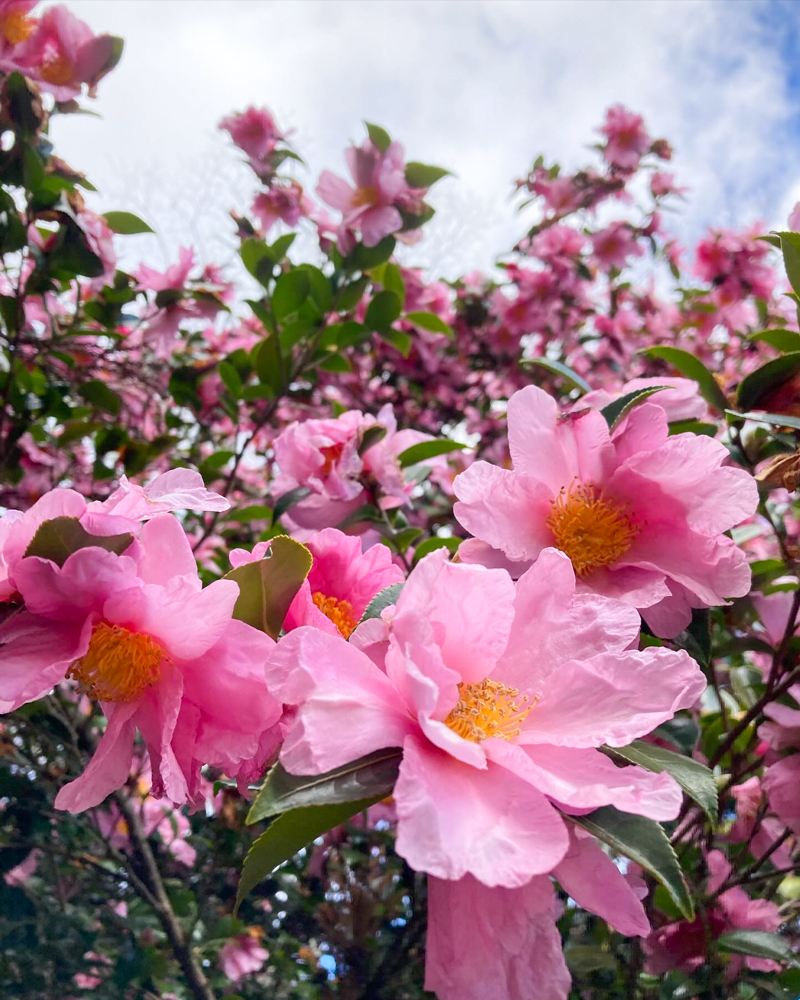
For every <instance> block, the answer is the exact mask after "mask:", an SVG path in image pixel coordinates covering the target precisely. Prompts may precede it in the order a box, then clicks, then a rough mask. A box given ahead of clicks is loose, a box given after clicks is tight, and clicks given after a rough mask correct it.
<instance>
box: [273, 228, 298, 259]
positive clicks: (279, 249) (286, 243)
mask: <svg viewBox="0 0 800 1000" xmlns="http://www.w3.org/2000/svg"><path fill="white" fill-rule="evenodd" d="M296 236H297V233H285V234H284V235H283V236H279V237H278V238H277V240H275V242H274V243H272V244H271V245H270V248H269V252H270V256H271V257H272V259H273V260H274V261H275V263H276V264H280V262H281V261H282V260H283V258H284V257H285V256H286V254H287V253H288V251H289V247H290V246H291V245H292V243H294V241H295V237H296Z"/></svg>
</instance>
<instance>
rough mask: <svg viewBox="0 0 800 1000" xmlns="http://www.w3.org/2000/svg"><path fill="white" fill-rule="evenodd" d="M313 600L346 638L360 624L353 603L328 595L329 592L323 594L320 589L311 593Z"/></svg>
mask: <svg viewBox="0 0 800 1000" xmlns="http://www.w3.org/2000/svg"><path fill="white" fill-rule="evenodd" d="M311 600H312V601H313V602H314V604H316V606H317V607H318V608H319V610H320V611H321V612H322V613H323V615H325V617H326V618H329V619H330V620H331V621H332V622H333V624H334V625H335V626H336V627H337V628H338V629H339V631H340V632H341V633H342V635H343V636H344V637H345V639H348V638H349V637H350V633H351V632H352V631H353V629H354V628H355V627H356V625H358V619H357V618H356V615H355V612H354V611H353V605H352V604H351V603H350V602H349V601H345V600H341V601H340V600H338V599H337V598H336V597H328V596H327V594H323V593H322V592H321V591H319V590H318V591H317V592H316V593H314V594H312V595H311Z"/></svg>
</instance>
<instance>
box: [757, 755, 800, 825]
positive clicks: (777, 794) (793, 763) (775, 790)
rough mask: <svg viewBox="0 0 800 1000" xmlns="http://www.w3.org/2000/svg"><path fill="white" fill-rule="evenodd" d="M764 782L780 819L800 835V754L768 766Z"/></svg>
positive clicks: (768, 796) (766, 792) (770, 800)
mask: <svg viewBox="0 0 800 1000" xmlns="http://www.w3.org/2000/svg"><path fill="white" fill-rule="evenodd" d="M762 784H763V788H764V792H765V794H766V796H767V799H768V800H769V804H770V806H771V808H772V809H773V811H774V812H775V814H776V815H777V817H778V819H780V820H781V822H783V823H785V824H786V826H788V827H789V829H791V830H792V831H794V833H796V834H798V835H800V754H794V755H793V756H791V757H783V758H782V759H781V760H779V761H778V762H777V763H776V764H773V765H772V766H771V767H768V768H767V770H766V772H765V773H764V779H763V782H762Z"/></svg>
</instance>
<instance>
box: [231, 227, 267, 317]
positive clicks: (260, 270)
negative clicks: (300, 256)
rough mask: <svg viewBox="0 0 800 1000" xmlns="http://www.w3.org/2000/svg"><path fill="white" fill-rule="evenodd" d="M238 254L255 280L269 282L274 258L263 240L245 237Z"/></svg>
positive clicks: (263, 282) (265, 283) (263, 283)
mask: <svg viewBox="0 0 800 1000" xmlns="http://www.w3.org/2000/svg"><path fill="white" fill-rule="evenodd" d="M239 256H240V257H241V258H242V263H243V264H244V266H245V267H246V268H247V270H248V271H249V272H250V274H252V275H253V277H254V278H256V280H258V281H260V282H261V284H262V285H267V284H268V283H269V280H270V277H271V276H272V269H273V267H274V265H275V258H274V256H273V254H272V251H271V250H270V248H269V247H268V246H267V244H266V243H265V242H264V241H263V240H257V239H254V238H253V237H251V238H250V239H246V240H245V241H244V242H243V243H242V245H241V246H240V247H239ZM251 305H252V303H251ZM254 311H255V308H254Z"/></svg>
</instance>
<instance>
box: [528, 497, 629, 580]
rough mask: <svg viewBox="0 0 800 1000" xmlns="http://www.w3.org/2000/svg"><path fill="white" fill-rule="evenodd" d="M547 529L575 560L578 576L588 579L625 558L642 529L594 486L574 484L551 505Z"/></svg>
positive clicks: (562, 549)
mask: <svg viewBox="0 0 800 1000" xmlns="http://www.w3.org/2000/svg"><path fill="white" fill-rule="evenodd" d="M547 526H548V528H550V530H551V531H552V532H553V536H554V538H555V545H556V548H559V549H561V551H562V552H564V553H566V554H567V555H568V556H569V557H570V559H571V560H572V566H573V568H574V570H575V572H576V573H577V574H578V576H587V575H588V574H589V573H591V572H592V570H595V569H597V568H598V567H600V566H608V565H609V563H612V562H614V560H615V559H619V557H620V556H622V555H624V554H625V553H626V552H627V551H628V549H629V548H630V547H631V545H632V544H633V541H634V539H635V538H636V536H637V535H638V534H639V532H640V530H641V527H640V525H638V524H636V523H634V522H633V521H632V519H631V517H630V514H629V513H628V512H627V508H626V506H625V505H623V504H618V503H614V502H613V501H611V500H607V499H606V498H605V496H604V495H603V491H602V490H598V489H597V488H596V487H595V486H584V485H583V483H573V484H572V486H570V488H569V489H568V490H567V489H565V488H564V487H562V488H561V492H560V493H559V494H558V496H557V497H556V498H555V500H553V501H552V512H551V514H550V516H549V517H548V518H547Z"/></svg>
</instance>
